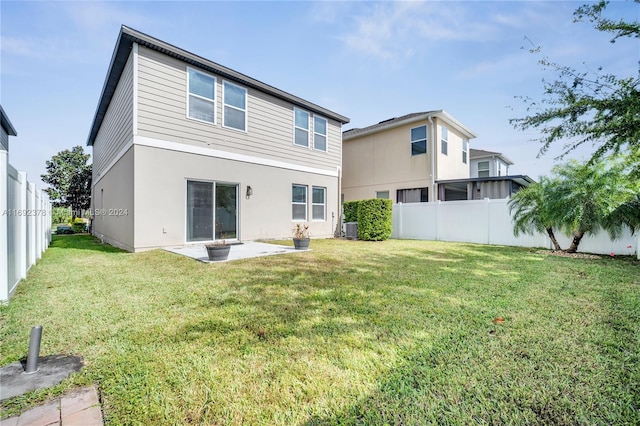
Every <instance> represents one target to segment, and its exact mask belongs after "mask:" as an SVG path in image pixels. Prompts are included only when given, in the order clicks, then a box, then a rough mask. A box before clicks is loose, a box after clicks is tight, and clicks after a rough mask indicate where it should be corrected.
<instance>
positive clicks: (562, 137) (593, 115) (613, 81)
mask: <svg viewBox="0 0 640 426" xmlns="http://www.w3.org/2000/svg"><path fill="white" fill-rule="evenodd" d="M634 3H635V5H640V0H634ZM607 4H608V2H607V1H600V3H598V4H595V5H584V6H582V7H580V8H578V9H577V10H576V11H575V12H574V22H578V21H584V20H585V19H587V20H589V21H590V22H591V23H592V24H593V25H594V27H595V28H596V29H597V30H598V31H603V32H608V33H612V34H613V35H614V37H613V39H611V42H612V43H615V42H616V41H617V40H619V39H620V38H623V37H630V38H640V22H638V21H637V20H635V21H631V22H628V21H625V20H622V19H621V20H620V21H614V20H611V19H607V18H606V17H604V16H603V12H604V11H605V9H606V7H607ZM636 16H637V15H636ZM533 51H534V52H539V51H540V50H539V49H534V50H533ZM540 64H541V65H542V66H543V67H546V68H551V69H553V70H555V71H556V73H557V79H556V80H555V81H553V82H548V81H545V80H543V86H544V97H543V99H542V101H541V102H540V103H536V102H535V101H533V100H531V99H529V98H523V100H524V102H525V104H526V105H527V111H528V112H529V111H531V112H533V113H532V114H530V115H527V116H525V117H523V118H513V119H511V120H509V121H510V123H511V124H512V125H513V126H514V127H515V128H516V129H520V130H528V129H532V128H533V129H537V130H539V131H540V132H541V133H542V136H541V137H540V138H538V139H537V140H538V141H539V142H541V143H542V148H541V149H540V154H544V153H545V152H547V150H548V149H549V147H550V146H551V145H552V144H554V143H557V142H560V141H562V142H564V143H565V145H564V151H563V153H562V155H561V157H563V156H565V155H566V154H568V153H569V152H571V151H573V150H574V149H576V148H577V147H579V146H580V145H582V144H584V143H587V142H589V143H593V144H594V145H595V146H597V149H596V151H595V152H594V153H593V155H592V159H591V161H596V160H598V159H601V158H604V157H605V156H606V155H609V154H612V153H613V154H619V153H624V154H626V155H630V156H635V157H637V155H638V153H640V77H639V75H634V76H628V77H618V76H615V75H613V74H606V73H603V72H602V68H598V69H597V70H596V71H586V72H578V71H577V70H575V69H574V68H572V67H568V66H563V65H560V64H558V63H555V62H553V61H551V60H549V59H548V58H546V57H544V58H543V59H541V60H540ZM639 71H640V70H639ZM631 173H632V174H633V176H634V177H635V178H638V177H640V162H637V163H635V167H634V168H633V170H631Z"/></svg>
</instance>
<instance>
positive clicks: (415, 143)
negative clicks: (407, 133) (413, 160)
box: [411, 126, 427, 155]
mask: <svg viewBox="0 0 640 426" xmlns="http://www.w3.org/2000/svg"><path fill="white" fill-rule="evenodd" d="M426 153H427V126H420V127H415V128H413V129H411V155H420V154H426Z"/></svg>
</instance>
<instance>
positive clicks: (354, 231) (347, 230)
mask: <svg viewBox="0 0 640 426" xmlns="http://www.w3.org/2000/svg"><path fill="white" fill-rule="evenodd" d="M344 236H345V237H346V238H347V239H348V240H357V239H358V222H346V223H345V224H344Z"/></svg>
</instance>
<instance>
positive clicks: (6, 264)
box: [0, 151, 51, 303]
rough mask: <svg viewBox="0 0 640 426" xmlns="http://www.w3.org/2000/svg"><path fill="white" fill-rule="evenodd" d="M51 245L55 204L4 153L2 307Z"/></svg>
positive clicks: (0, 165) (0, 156) (0, 172)
mask: <svg viewBox="0 0 640 426" xmlns="http://www.w3.org/2000/svg"><path fill="white" fill-rule="evenodd" d="M50 242H51V203H50V202H49V197H48V196H47V194H46V193H45V192H43V191H42V190H36V187H35V184H33V183H30V182H28V181H27V174H26V173H25V172H19V171H17V170H16V169H14V168H13V167H12V166H11V164H9V162H8V155H7V152H6V151H0V303H7V302H8V301H9V298H10V297H11V294H12V293H13V291H14V290H15V289H16V287H17V286H18V283H19V282H20V280H21V279H22V278H26V276H27V271H28V270H29V268H30V267H31V266H32V265H33V264H35V263H36V260H37V259H39V258H40V257H41V256H42V253H44V251H45V250H46V249H47V247H48V246H49V243H50Z"/></svg>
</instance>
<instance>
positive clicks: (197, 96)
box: [186, 67, 218, 126]
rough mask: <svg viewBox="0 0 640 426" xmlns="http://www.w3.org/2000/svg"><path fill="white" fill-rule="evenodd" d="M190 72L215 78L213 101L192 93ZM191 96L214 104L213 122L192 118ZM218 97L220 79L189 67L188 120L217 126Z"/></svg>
mask: <svg viewBox="0 0 640 426" xmlns="http://www.w3.org/2000/svg"><path fill="white" fill-rule="evenodd" d="M189 71H193V72H195V73H198V74H202V75H204V76H207V77H210V78H213V99H209V98H205V97H204V96H200V95H196V94H195V93H191V79H190V78H189ZM191 96H195V97H196V98H198V99H202V100H203V101H206V102H211V103H213V122H211V121H207V120H202V119H200V118H195V117H191V116H190V115H189V98H190V97H191ZM217 97H218V79H217V78H216V76H214V75H211V74H209V73H206V72H203V71H200V70H199V69H196V68H193V67H187V110H186V114H187V118H188V119H189V120H195V121H199V122H200V123H205V124H212V125H214V126H215V125H216V124H217V121H216V116H217V111H218V105H217V102H216V98H217Z"/></svg>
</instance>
